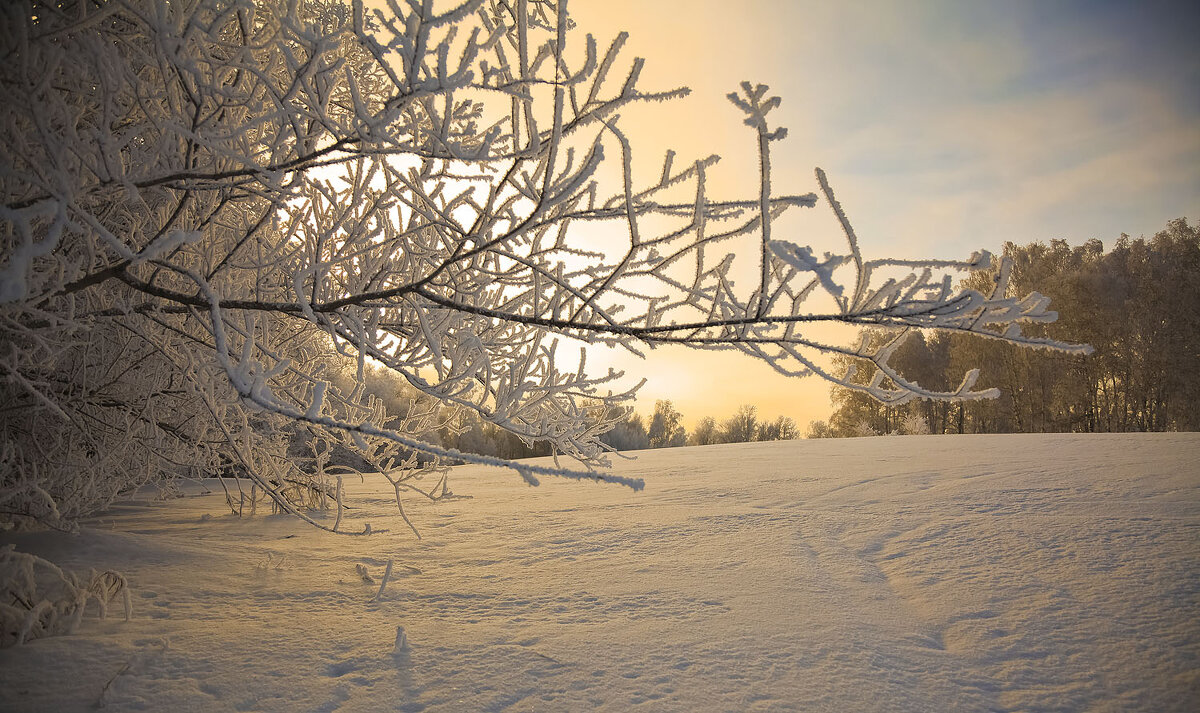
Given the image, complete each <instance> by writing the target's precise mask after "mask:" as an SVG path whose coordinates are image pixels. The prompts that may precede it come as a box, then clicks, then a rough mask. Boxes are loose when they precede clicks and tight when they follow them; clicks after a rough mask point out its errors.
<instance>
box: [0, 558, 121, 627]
mask: <svg viewBox="0 0 1200 713" xmlns="http://www.w3.org/2000/svg"><path fill="white" fill-rule="evenodd" d="M114 603H118V604H119V605H120V606H121V607H122V609H123V611H124V613H125V618H126V620H128V619H129V617H130V615H131V613H132V611H133V605H132V602H131V600H130V597H129V585H128V583H126V581H125V578H124V577H123V576H121V575H120V574H117V573H116V572H107V571H106V572H96V571H95V570H93V571H91V572H90V573H89V575H88V576H87V577H82V578H81V577H79V576H78V575H76V574H75V573H73V572H67V571H64V570H62V569H60V568H59V567H58V566H56V565H54V564H53V563H51V562H48V561H46V560H44V559H42V558H41V557H38V556H36V555H31V554H28V553H25V552H17V551H15V550H14V549H13V546H12V545H9V546H7V547H6V548H4V549H3V550H0V647H6V646H14V645H19V644H23V643H25V642H26V641H30V640H32V639H36V638H40V637H43V636H52V635H55V634H69V633H71V632H73V631H74V630H75V629H76V627H78V626H79V622H80V621H81V620H82V619H83V616H84V614H85V613H86V612H87V610H88V605H89V604H94V605H95V606H94V607H93V608H94V609H95V613H96V614H97V615H98V616H99V617H100V618H101V619H103V618H104V617H106V616H107V615H108V609H109V607H110V606H112V605H113V604H114Z"/></svg>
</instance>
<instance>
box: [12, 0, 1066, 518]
mask: <svg viewBox="0 0 1200 713" xmlns="http://www.w3.org/2000/svg"><path fill="white" fill-rule="evenodd" d="M3 12H4V13H5V16H4V18H3V20H2V21H0V57H2V58H3V62H2V63H0V66H2V67H3V69H0V78H2V79H0V81H2V83H3V91H4V94H5V96H6V101H5V103H4V106H3V108H0V147H3V148H0V334H2V335H3V339H2V340H0V343H2V344H3V346H2V347H0V350H2V353H0V371H3V375H4V380H3V389H4V391H3V393H4V399H3V403H4V404H5V405H4V406H3V407H0V429H3V442H2V444H0V465H2V466H3V469H4V480H3V483H2V485H0V510H4V511H6V512H7V513H10V514H14V513H15V514H17V515H19V516H24V517H33V518H36V519H39V520H41V521H43V522H46V523H50V524H54V523H63V522H70V521H71V520H72V519H73V518H75V517H77V516H78V515H80V514H81V513H84V512H86V511H87V510H88V509H90V508H94V507H96V505H97V504H102V503H103V502H106V501H107V500H109V499H111V498H112V497H114V496H115V495H116V494H117V493H118V492H122V491H124V490H127V489H129V488H131V487H135V486H136V485H138V484H139V483H142V482H145V481H147V480H150V479H154V478H157V477H162V476H163V474H177V475H179V474H182V475H203V474H206V473H213V472H217V473H227V474H236V475H239V476H241V477H240V478H239V479H238V480H237V481H236V483H237V484H238V487H241V485H240V484H241V483H242V482H243V480H246V479H248V481H249V482H250V483H251V484H252V488H253V490H254V493H253V495H254V496H255V497H252V498H251V502H254V501H255V500H256V498H257V496H258V495H259V494H262V495H263V496H265V497H267V498H269V499H270V500H271V501H272V502H273V504H274V506H275V507H276V508H277V509H280V510H283V511H287V512H291V513H293V514H295V515H296V516H298V517H301V518H304V519H306V520H308V521H310V522H312V523H313V524H314V525H317V526H318V527H323V528H326V529H333V530H337V531H339V532H341V531H343V530H344V528H343V527H342V525H341V516H340V514H341V512H342V509H343V492H344V491H343V488H342V487H341V485H340V483H341V482H342V481H343V479H344V478H345V477H346V476H350V475H353V474H354V473H353V472H352V471H350V470H348V469H346V468H341V467H336V466H332V465H330V464H329V457H328V455H329V451H330V448H332V447H333V445H335V444H338V445H342V446H349V447H353V448H355V449H357V450H358V451H359V452H360V453H361V454H362V455H363V457H364V459H365V461H366V463H367V465H368V466H369V467H368V468H366V469H365V470H367V471H371V472H374V471H378V472H379V473H382V474H383V475H384V477H386V478H387V479H388V480H389V481H390V483H391V485H392V486H393V487H394V488H395V492H396V502H397V506H398V507H399V508H400V512H401V514H402V515H403V514H404V511H403V502H402V495H404V494H406V493H415V494H419V495H420V496H423V497H426V498H430V499H438V498H439V497H441V496H443V495H444V494H445V493H446V492H447V490H446V486H445V481H444V472H443V471H444V468H443V467H442V464H444V463H445V462H446V461H447V459H453V460H459V461H468V462H475V463H483V464H489V465H496V466H502V467H506V468H509V469H511V470H512V471H514V472H516V473H517V474H519V475H520V476H521V477H523V478H524V479H525V480H527V481H529V482H530V483H536V482H537V478H538V477H539V476H542V475H556V476H565V477H573V478H582V479H593V480H599V481H609V482H617V483H622V484H625V485H628V486H631V487H634V488H637V487H640V486H641V483H640V481H634V480H627V479H624V478H621V477H618V476H615V475H613V474H611V473H608V472H606V471H605V470H603V469H602V466H604V465H606V463H607V461H606V451H607V448H606V446H605V445H604V444H602V443H601V442H600V440H599V439H598V436H599V434H601V433H602V432H604V431H605V430H606V429H607V428H608V427H610V426H611V425H612V424H613V423H614V422H615V421H616V420H618V419H619V418H620V417H621V415H622V409H623V405H624V404H626V403H627V402H628V401H629V399H631V398H632V396H633V390H632V389H629V388H627V387H622V386H618V379H619V377H620V376H621V375H620V374H617V373H611V372H610V373H601V374H598V375H597V374H593V373H591V372H589V371H588V370H587V368H586V352H585V351H584V350H583V348H582V346H578V345H579V343H581V342H582V343H591V344H597V343H599V344H607V345H615V346H619V347H624V348H627V349H630V350H634V351H636V350H638V349H639V348H641V347H645V346H649V347H653V346H656V345H662V344H682V345H686V346H690V347H694V348H699V349H738V350H741V351H743V352H745V353H747V354H749V355H751V356H752V357H754V358H757V359H760V360H763V361H765V362H767V363H769V364H770V365H771V366H772V367H774V368H775V369H777V370H778V371H780V372H783V373H785V374H810V373H816V374H819V375H820V376H823V377H825V378H828V379H831V380H833V381H837V382H839V383H843V384H846V385H847V386H850V387H851V388H859V389H866V390H868V391H869V392H870V393H871V394H872V395H874V396H876V397H877V398H880V399H884V400H889V401H900V400H904V399H908V398H912V397H923V398H950V399H958V398H978V397H981V396H988V395H989V393H988V392H975V391H972V390H971V387H972V383H973V381H974V373H971V374H968V375H967V377H966V378H965V379H964V381H963V383H962V386H961V387H959V388H958V389H957V390H954V391H952V392H948V393H936V392H932V391H929V390H926V389H924V388H922V387H921V386H920V385H918V384H916V383H914V382H912V381H908V380H905V379H904V377H903V376H902V375H900V374H898V373H896V372H895V371H894V370H892V369H891V368H890V367H889V366H888V358H889V356H890V354H891V353H892V351H894V349H895V347H896V346H897V344H898V341H894V342H892V343H890V344H887V345H884V346H883V347H881V348H878V349H875V350H873V351H872V350H868V349H867V348H866V345H863V346H862V347H860V348H859V349H857V350H855V349H847V348H845V347H840V346H837V345H835V344H827V343H823V342H820V341H818V340H815V339H813V338H812V337H809V336H805V333H804V331H803V328H804V327H806V326H809V325H813V324H816V323H823V322H838V323H850V324H860V325H861V324H871V325H886V326H895V327H900V328H931V329H942V330H952V331H961V332H971V333H976V334H979V335H981V336H984V337H988V338H994V339H1001V340H1005V341H1009V342H1016V343H1021V344H1028V345H1032V346H1047V347H1055V348H1068V345H1063V344H1054V343H1049V342H1044V341H1040V340H1036V339H1031V338H1028V337H1025V336H1023V335H1022V334H1021V332H1020V329H1019V327H1018V324H1019V323H1020V322H1025V321H1043V320H1050V319H1053V317H1054V313H1053V312H1049V311H1047V309H1046V300H1045V299H1044V298H1042V297H1040V296H1038V295H1032V296H1029V297H1026V298H1024V299H1014V298H1011V297H1008V296H1006V290H1005V288H1006V285H1005V283H1004V279H1003V275H1004V274H1005V272H1004V271H1003V270H1002V271H1001V275H1002V277H1001V280H1000V282H999V283H998V284H997V285H996V287H995V290H994V291H993V292H992V293H990V294H987V295H984V294H980V293H978V292H974V291H970V290H967V291H962V290H957V289H956V288H955V287H954V282H953V278H952V277H951V273H953V272H954V271H958V270H969V269H972V268H976V267H982V266H987V265H988V264H989V261H990V258H989V256H987V255H982V254H981V255H976V256H974V257H972V258H971V259H970V260H967V261H964V262H949V261H921V262H916V261H899V260H868V259H866V258H864V257H863V256H862V254H861V253H860V251H859V245H858V240H857V237H856V236H855V234H854V232H853V230H852V229H851V227H850V224H849V222H848V220H847V219H846V217H845V214H844V213H843V211H842V209H841V207H840V205H839V204H838V203H837V201H836V200H835V199H834V197H833V192H832V190H831V189H830V187H829V184H828V182H827V180H826V178H825V176H824V174H823V173H821V172H820V171H818V172H817V183H818V185H819V188H820V192H821V193H822V194H823V195H824V197H825V199H826V201H827V203H828V204H829V205H830V207H831V208H832V209H833V210H834V212H835V214H836V215H837V218H838V219H839V221H840V222H841V224H842V226H843V228H844V232H845V237H846V243H847V248H846V252H845V253H844V254H836V255H835V254H825V255H824V256H822V257H818V256H817V255H816V254H815V252H814V251H813V249H812V248H811V247H810V246H806V245H801V244H797V243H794V242H790V241H788V240H787V239H785V237H783V236H777V235H776V234H775V233H773V232H772V225H773V223H774V222H775V221H777V219H778V218H779V216H780V215H781V214H782V213H784V212H785V211H787V210H789V209H792V208H797V207H810V206H813V205H815V204H816V203H817V201H818V196H817V194H815V193H807V194H802V195H786V194H776V193H775V192H774V190H773V188H772V186H771V180H770V176H771V163H770V145H771V144H772V143H773V142H776V141H778V140H781V139H782V138H783V137H784V136H785V134H786V132H785V130H784V129H782V128H779V127H776V128H772V127H771V126H770V125H769V123H768V121H767V114H768V112H770V111H771V110H772V109H773V108H775V107H776V106H777V105H778V104H779V99H778V98H776V97H771V96H769V95H768V92H767V88H766V87H765V86H762V85H758V86H755V85H751V84H745V85H743V87H742V91H741V92H740V93H736V94H733V95H731V99H732V101H733V103H734V104H735V105H736V106H737V107H738V108H739V109H741V110H742V111H743V112H744V113H745V115H746V117H747V118H746V123H747V124H748V125H749V126H751V127H752V128H753V129H754V130H755V132H756V134H757V149H758V153H759V157H760V166H761V180H760V181H759V185H757V186H755V187H754V190H753V196H752V197H751V198H749V199H746V200H719V199H715V198H713V197H711V196H710V193H709V188H708V186H707V184H706V176H707V174H708V172H709V171H710V169H711V168H712V166H713V165H714V163H715V162H716V161H717V158H716V157H715V156H712V157H708V158H704V159H701V160H697V161H692V162H679V161H677V160H676V156H675V154H674V153H672V152H668V153H667V154H666V157H665V159H664V161H663V165H662V168H661V171H660V172H658V174H657V177H656V178H654V179H652V180H650V181H648V182H647V181H644V180H641V179H640V178H639V177H637V176H635V173H634V171H633V167H632V166H633V164H632V144H631V141H630V140H629V138H628V137H627V136H626V134H625V133H624V132H623V131H622V129H621V124H620V113H621V112H622V111H623V110H624V109H625V108H627V107H629V106H630V105H633V104H637V103H644V102H654V101H661V100H665V99H671V98H675V97H679V96H682V95H684V94H686V91H687V90H686V89H675V90H671V91H665V92H654V91H646V90H643V89H641V88H640V83H639V76H640V73H641V69H642V61H641V60H640V59H635V60H633V61H632V62H629V63H625V62H624V61H623V60H622V59H621V49H622V45H623V43H624V40H625V37H624V35H621V36H618V37H617V38H616V39H615V40H613V41H612V42H611V43H609V44H608V46H607V47H603V46H602V45H599V44H598V43H597V42H596V40H595V39H594V38H592V37H591V36H590V35H586V36H583V37H578V36H577V34H578V33H576V32H574V31H572V29H573V23H572V21H571V20H570V19H569V17H568V15H567V4H566V2H565V0H562V1H560V2H549V1H548V0H467V1H465V2H462V3H461V4H459V5H456V6H454V7H451V8H449V9H445V8H443V9H442V11H435V10H434V7H433V3H432V2H431V1H430V0H406V1H405V2H403V3H401V2H398V1H396V0H389V2H388V3H387V8H386V9H384V10H367V9H365V8H364V7H363V6H362V4H361V3H360V2H355V3H354V4H353V5H344V4H341V3H339V2H337V1H336V0H310V1H309V2H302V3H296V2H283V0H277V1H271V0H267V1H265V2H258V3H249V2H243V1H238V0H196V1H195V2H190V3H160V2H150V1H149V0H145V1H143V0H114V2H111V3H107V4H104V5H101V6H99V7H97V6H93V5H92V4H91V3H88V2H83V1H82V0H80V1H78V2H72V1H68V2H64V3H58V4H55V5H52V6H48V5H45V4H41V3H32V2H29V3H9V4H7V5H6V6H5V7H4V9H3ZM613 164H615V166H614V167H613V168H612V169H609V167H610V166H613ZM610 170H611V175H612V177H613V178H612V180H611V181H609V180H600V179H601V178H602V177H603V173H604V172H605V171H610ZM577 228H579V229H577ZM597 228H600V229H602V230H597ZM583 236H592V237H591V238H586V237H583ZM597 236H599V237H597ZM746 241H749V243H750V244H753V245H754V246H755V247H754V258H752V259H757V261H758V264H757V280H755V281H754V284H753V285H751V286H750V289H741V288H740V287H739V286H736V285H735V284H734V282H735V280H734V278H733V274H734V272H733V271H734V260H733V255H732V253H731V252H730V251H731V250H733V249H734V247H735V246H738V245H741V244H742V243H743V242H746ZM897 271H900V272H902V273H904V274H902V275H900V276H898V277H896V276H889V277H886V278H884V277H880V276H881V275H885V274H891V273H895V272H897ZM814 301H815V302H817V303H821V304H828V305H829V308H828V309H824V310H821V309H814V308H813V304H814ZM901 334H903V332H901ZM899 338H903V337H902V336H901V337H899ZM899 338H898V339H899ZM571 344H575V345H577V346H576V347H572V346H569V345H571ZM831 353H833V354H848V355H852V356H853V357H855V358H856V359H857V360H858V361H860V362H862V363H863V364H864V365H866V366H867V367H868V368H870V369H873V370H874V374H875V376H874V378H873V379H872V380H870V381H868V382H867V385H865V386H864V385H862V383H860V380H857V379H855V380H852V379H851V375H849V374H847V375H836V374H831V373H829V372H828V371H826V370H824V369H823V368H822V367H821V366H820V363H821V362H820V357H821V355H826V354H831ZM347 363H350V364H352V365H354V368H355V370H356V378H355V379H354V384H355V386H353V387H352V388H339V387H336V386H334V381H333V380H332V379H331V378H330V374H332V373H333V372H334V371H335V370H337V369H340V368H342V367H343V366H344V365H345V364H347ZM377 367H381V368H386V369H388V370H391V371H392V372H394V373H395V374H398V375H401V376H402V377H403V378H404V379H405V380H406V381H407V382H408V383H409V384H411V385H412V386H413V387H414V388H415V389H417V390H418V391H420V392H421V393H423V394H425V395H427V396H429V397H431V398H432V399H434V400H436V401H437V402H439V403H441V404H445V405H448V406H452V407H454V408H456V409H461V410H465V411H469V412H473V413H474V414H475V415H476V416H477V417H478V419H480V420H482V421H484V422H486V423H490V424H493V425H495V426H497V427H500V428H503V429H506V430H508V431H510V432H512V433H515V434H517V435H519V436H521V437H522V438H523V439H526V440H527V441H528V442H545V443H549V444H550V445H551V446H552V447H553V451H554V452H555V453H556V454H563V455H566V456H569V457H570V458H572V459H574V462H575V463H576V464H578V465H573V466H567V465H561V464H559V465H555V466H553V467H546V466H535V465H532V464H528V463H520V462H509V461H504V460H502V459H499V458H492V457H485V456H478V455H473V454H469V453H461V452H457V451H454V450H452V449H448V448H444V447H442V446H440V445H439V444H438V443H437V442H435V441H434V440H432V439H429V438H423V437H421V436H420V435H419V434H423V433H429V432H431V430H433V429H435V428H436V427H437V426H439V425H442V426H444V425H446V424H444V423H441V424H439V423H438V422H437V421H438V418H439V417H438V415H437V412H429V413H411V414H408V415H407V416H405V417H403V418H398V417H397V415H396V414H388V413H386V412H385V411H384V409H383V407H382V405H381V403H380V402H379V401H378V400H376V399H372V398H370V397H368V396H366V395H365V391H364V388H363V384H364V382H365V381H366V379H367V378H368V376H369V371H370V369H371V368H377ZM298 430H301V431H305V432H307V433H308V434H309V436H310V438H309V440H308V441H307V442H308V443H309V444H310V445H311V453H310V454H308V456H307V457H305V458H297V457H296V456H295V454H289V453H288V445H289V444H290V443H293V442H294V441H295V437H294V436H295V433H296V432H297V431H298ZM427 476H428V477H431V478H433V482H434V483H435V484H434V485H433V486H432V487H430V486H428V485H425V484H423V483H425V480H424V479H425V478H426V477H427ZM243 496H244V493H243ZM230 498H231V503H232V500H233V496H232V495H231V496H230ZM312 506H316V507H325V508H330V509H336V510H337V513H338V516H337V517H336V519H334V521H333V522H334V524H333V525H332V526H330V525H328V524H327V521H326V520H324V519H321V518H318V517H316V516H314V515H312V514H311V513H310V509H311V507H312ZM231 507H233V506H232V505H231ZM405 519H406V520H407V517H405ZM409 524H410V525H411V523H409ZM351 534H363V533H359V532H352V533H351Z"/></svg>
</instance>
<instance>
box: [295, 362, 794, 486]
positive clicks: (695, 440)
mask: <svg viewBox="0 0 1200 713" xmlns="http://www.w3.org/2000/svg"><path fill="white" fill-rule="evenodd" d="M364 368H366V369H371V374H370V375H369V377H368V378H367V379H365V380H364V384H363V386H361V387H360V388H362V389H363V391H364V393H363V398H364V399H365V400H368V401H375V402H378V404H379V405H380V406H381V407H382V408H383V409H385V410H386V413H387V414H389V416H391V417H392V418H393V419H395V420H396V421H398V422H399V421H403V422H404V424H405V427H406V428H407V429H408V430H410V431H414V432H417V433H418V434H419V437H420V438H422V439H423V440H425V441H426V442H428V443H435V444H438V445H441V446H445V447H448V448H453V449H456V450H461V451H465V452H468V453H477V454H480V455H488V456H497V457H500V458H505V459H516V458H532V457H537V456H548V455H550V454H551V452H550V447H549V445H548V444H546V443H545V442H538V443H530V442H526V441H524V440H522V439H521V438H520V437H519V436H517V435H514V434H513V433H511V432H509V431H506V430H504V429H502V428H499V427H498V426H495V425H493V424H490V423H486V422H484V421H482V420H481V419H479V418H477V417H475V416H474V415H473V413H472V412H469V411H459V412H457V413H455V412H454V411H453V410H451V409H449V408H447V407H446V406H445V405H444V404H441V403H439V402H437V401H436V400H434V399H431V398H429V397H427V396H425V395H424V394H421V393H420V392H418V391H417V390H416V389H413V388H412V387H411V386H409V385H408V384H407V383H405V382H403V381H402V380H400V379H399V378H397V377H396V376H395V375H393V374H392V373H391V372H389V371H387V370H383V369H372V368H371V367H370V366H369V365H367V366H364ZM351 369H353V367H352V366H348V367H347V371H345V372H342V373H335V374H331V375H328V378H329V379H330V381H331V382H333V383H335V384H338V385H340V386H342V387H344V388H353V384H354V382H355V379H354V377H353V374H352V372H351V371H350V370H351ZM593 406H594V407H595V408H605V407H604V406H603V404H600V403H599V402H596V403H595V404H593ZM800 436H801V433H800V429H799V427H798V426H797V425H796V422H795V421H794V420H793V419H791V418H789V417H787V416H779V417H777V418H774V419H764V418H761V417H760V416H759V414H758V408H757V407H755V406H752V405H743V406H741V407H739V408H738V410H737V411H736V412H735V413H734V414H733V415H732V416H730V417H729V418H727V419H725V420H723V421H718V420H717V419H715V418H713V417H712V416H706V417H704V418H702V419H700V421H699V422H697V423H696V426H695V427H694V429H693V430H692V431H691V432H688V430H687V429H686V428H685V427H684V425H683V414H682V413H680V411H679V410H678V409H677V408H676V407H675V404H674V403H673V402H671V401H670V400H659V401H656V402H655V404H654V411H653V413H652V414H651V415H650V416H649V418H643V417H642V416H641V415H640V414H638V413H636V412H635V411H632V410H629V411H628V412H627V413H626V414H625V415H624V417H623V418H621V419H620V420H619V421H618V422H617V424H616V426H615V427H614V428H613V429H612V430H610V431H608V432H607V433H604V434H601V436H600V440H601V441H603V442H604V443H606V444H608V445H609V446H611V447H612V448H613V449H614V450H617V451H632V450H643V449H649V448H675V447H678V446H687V445H701V446H703V445H711V444H715V443H742V442H747V441H779V440H791V439H795V438H800ZM291 438H292V441H293V443H292V446H291V448H290V449H289V452H290V454H291V455H292V457H294V458H306V457H313V456H314V453H313V452H312V451H313V448H312V438H311V434H307V433H306V432H305V431H304V429H302V428H301V429H298V430H297V431H296V432H295V433H293V434H292V435H291ZM324 448H329V449H330V453H329V454H328V456H327V458H328V461H329V462H330V463H333V464H340V465H346V466H351V467H355V468H360V467H365V466H366V464H364V463H362V462H360V461H361V459H360V457H359V456H358V455H357V454H356V453H355V452H354V449H353V447H352V444H350V443H349V442H346V443H334V444H332V445H329V444H324V443H322V444H320V445H319V446H318V448H317V450H322V449H324ZM410 455H412V457H414V458H419V456H418V455H417V454H410Z"/></svg>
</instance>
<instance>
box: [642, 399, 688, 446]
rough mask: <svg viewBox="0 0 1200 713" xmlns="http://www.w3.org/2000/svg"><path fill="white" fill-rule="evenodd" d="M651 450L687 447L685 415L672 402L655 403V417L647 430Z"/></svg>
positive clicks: (660, 401) (651, 418) (651, 419)
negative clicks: (684, 425) (684, 426)
mask: <svg viewBox="0 0 1200 713" xmlns="http://www.w3.org/2000/svg"><path fill="white" fill-rule="evenodd" d="M646 435H647V436H649V438H650V447H651V448H675V447H677V446H683V445H687V431H685V430H684V428H683V414H681V413H679V411H678V410H677V409H676V408H675V404H673V403H671V402H670V401H665V400H661V399H660V400H658V401H655V402H654V415H652V416H651V417H650V426H649V427H648V428H647V429H646Z"/></svg>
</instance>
